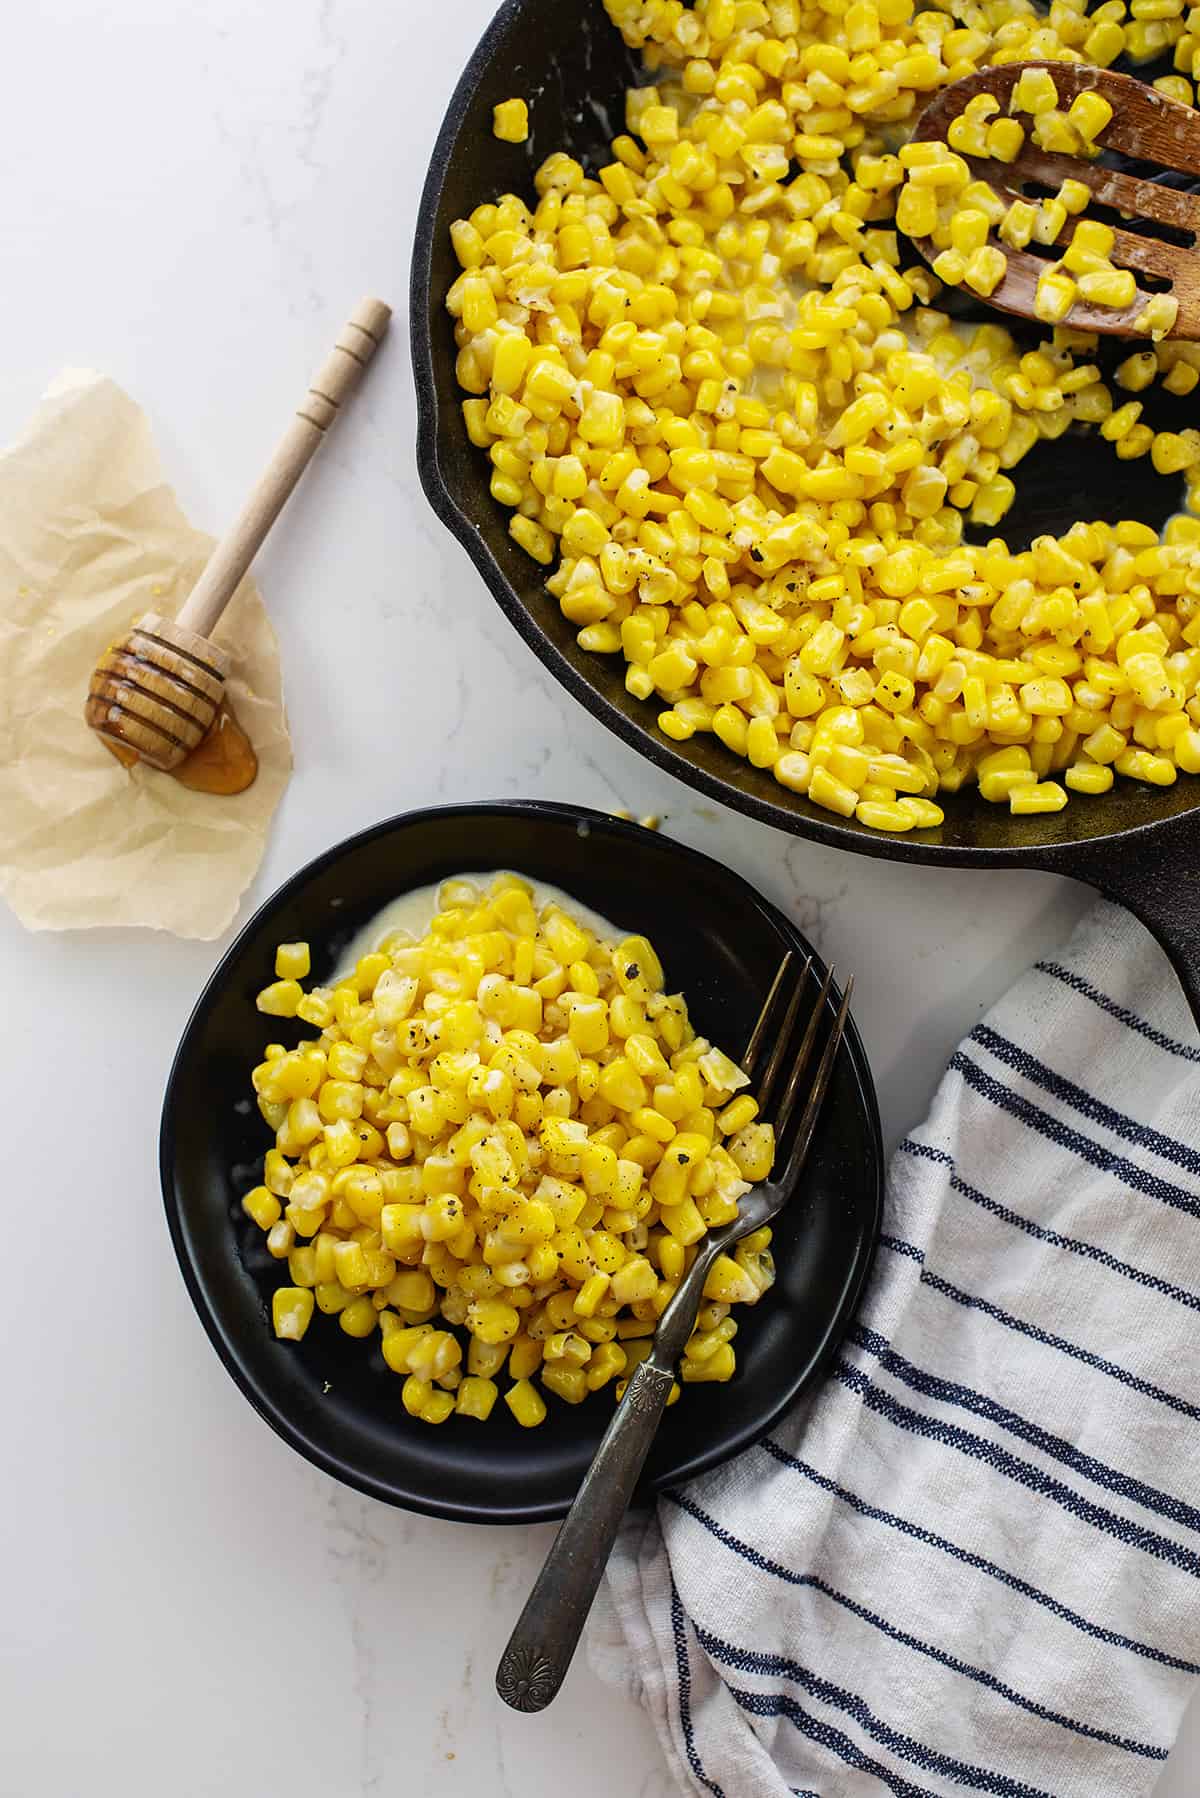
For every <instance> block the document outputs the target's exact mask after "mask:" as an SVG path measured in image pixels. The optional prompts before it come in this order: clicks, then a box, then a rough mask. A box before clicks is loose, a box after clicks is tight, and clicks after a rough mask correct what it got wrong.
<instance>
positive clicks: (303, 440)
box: [176, 300, 392, 637]
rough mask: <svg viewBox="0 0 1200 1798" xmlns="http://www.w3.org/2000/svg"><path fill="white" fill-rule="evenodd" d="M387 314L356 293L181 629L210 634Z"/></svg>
mask: <svg viewBox="0 0 1200 1798" xmlns="http://www.w3.org/2000/svg"><path fill="white" fill-rule="evenodd" d="M391 316H392V312H391V307H390V306H385V305H384V303H383V301H382V300H363V301H361V302H360V304H359V305H358V306H356V307H355V309H354V311H353V312H352V313H351V315H350V317H349V319H348V320H347V321H346V323H345V325H344V326H343V327H342V330H341V332H340V333H339V335H338V340H337V343H336V345H335V346H334V349H333V351H332V352H331V354H330V356H329V359H328V361H327V362H325V364H324V365H323V366H322V367H321V369H320V370H319V371H318V372H317V374H316V375H314V377H313V381H312V385H311V387H310V388H309V390H308V392H307V393H306V394H305V396H304V398H303V400H302V401H301V403H300V405H299V407H298V408H297V411H296V416H295V418H294V419H293V420H292V422H291V424H290V425H289V426H288V428H287V430H286V432H285V433H284V436H283V439H282V441H281V443H280V444H279V447H278V449H277V450H276V451H275V454H274V455H273V456H272V458H271V461H270V463H269V465H268V467H267V469H266V472H265V473H264V475H263V477H262V479H261V480H260V481H259V483H258V485H257V487H255V489H254V491H253V493H252V494H251V495H250V498H249V499H248V500H247V502H246V504H245V505H244V506H243V508H242V511H241V514H240V516H239V517H238V518H237V519H236V521H235V522H234V524H233V526H232V527H231V529H230V530H229V531H227V532H226V534H225V536H224V537H223V538H222V539H221V541H220V543H218V545H217V547H216V549H215V550H214V551H213V554H212V560H211V561H210V562H209V564H208V566H207V568H206V569H205V570H204V573H203V574H202V575H201V576H200V579H199V580H198V581H197V583H196V585H195V587H194V588H193V589H192V592H191V593H190V594H189V596H188V599H187V601H186V603H185V605H184V606H183V609H182V610H181V612H180V613H179V616H178V619H177V620H176V622H177V623H178V624H179V625H181V626H182V627H183V629H184V630H190V631H195V632H196V633H197V635H198V636H201V637H207V636H210V635H211V633H212V630H213V627H214V626H215V624H216V622H217V620H218V618H219V617H220V616H221V613H222V612H223V611H224V610H225V607H226V606H227V605H228V604H229V601H230V600H231V599H232V598H233V595H234V593H235V592H236V590H237V587H238V583H239V582H240V581H241V579H242V576H243V575H244V574H245V572H246V570H247V569H248V568H249V566H250V564H251V562H252V561H253V560H254V558H255V556H256V555H257V554H258V552H259V550H260V549H261V547H262V544H263V540H264V538H265V537H266V535H267V532H268V531H269V530H270V528H271V526H272V525H273V524H274V523H275V520H276V519H277V518H278V517H279V514H280V513H281V512H282V510H283V508H284V506H285V505H286V503H287V501H288V498H289V497H290V495H291V492H292V489H293V488H294V487H295V485H296V483H297V481H298V480H299V479H300V476H301V475H302V474H303V473H304V470H305V469H306V468H307V467H308V465H309V463H310V462H311V461H312V458H313V456H314V455H315V453H316V451H317V449H318V447H319V446H320V443H321V440H322V439H323V437H324V435H325V433H326V431H327V430H328V429H329V427H330V425H331V424H332V423H333V421H334V419H335V418H336V417H337V415H338V412H339V410H340V409H341V407H342V405H343V403H344V401H345V400H346V399H347V397H348V396H349V394H350V393H351V392H352V390H353V389H354V387H355V386H356V385H357V383H358V381H359V379H360V377H361V376H362V372H363V370H364V369H365V368H366V366H367V364H368V363H369V362H370V360H371V357H372V356H373V355H374V354H375V351H376V350H377V349H378V348H379V345H380V344H381V343H382V341H383V338H384V334H385V333H386V331H387V328H388V324H389V322H390V320H391Z"/></svg>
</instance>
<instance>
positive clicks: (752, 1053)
mask: <svg viewBox="0 0 1200 1798" xmlns="http://www.w3.org/2000/svg"><path fill="white" fill-rule="evenodd" d="M795 959H796V951H795V950H794V949H789V950H788V951H787V953H786V954H785V956H784V958H783V960H782V961H781V962H780V964H779V972H778V973H777V974H776V976H775V978H774V980H773V981H772V982H771V990H770V992H769V993H768V994H767V996H766V998H765V999H764V1000H763V1007H762V1010H761V1011H760V1012H759V1014H758V1022H757V1023H756V1024H755V1026H754V1029H753V1030H752V1031H751V1032H750V1041H749V1042H748V1043H747V1044H746V1052H745V1054H744V1055H743V1056H742V1072H743V1073H744V1074H749V1076H750V1079H751V1080H752V1081H753V1080H754V1079H755V1066H756V1064H757V1061H758V1058H759V1056H760V1055H761V1054H762V1048H763V1044H764V1043H765V1042H766V1040H767V1031H768V1029H769V1028H770V1023H771V1013H772V1012H773V1011H774V1009H775V1001H776V999H777V998H778V997H779V993H780V989H781V987H782V986H783V983H784V981H785V979H786V978H787V976H788V974H789V973H790V972H791V966H792V963H793V962H794V961H795Z"/></svg>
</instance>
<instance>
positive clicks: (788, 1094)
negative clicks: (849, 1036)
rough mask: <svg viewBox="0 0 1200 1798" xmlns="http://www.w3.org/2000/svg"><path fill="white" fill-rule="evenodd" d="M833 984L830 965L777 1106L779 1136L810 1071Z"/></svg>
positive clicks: (776, 1126) (776, 1130)
mask: <svg viewBox="0 0 1200 1798" xmlns="http://www.w3.org/2000/svg"><path fill="white" fill-rule="evenodd" d="M832 985H833V969H832V968H831V967H830V968H826V970H825V978H824V980H823V981H822V982H821V990H820V992H819V993H818V994H817V997H816V1000H815V1002H814V1004H813V1008H812V1012H811V1014H810V1016H809V1020H808V1023H807V1025H806V1026H805V1030H804V1037H803V1040H802V1041H801V1044H800V1047H799V1049H798V1050H797V1051H796V1059H795V1061H794V1062H793V1063H792V1069H791V1073H790V1074H789V1075H788V1081H787V1085H786V1086H785V1087H784V1089H783V1097H782V1098H781V1099H780V1101H779V1104H778V1106H777V1107H776V1111H775V1135H776V1137H777V1138H780V1137H782V1135H783V1133H784V1131H785V1130H786V1129H787V1126H788V1122H789V1120H790V1118H791V1115H792V1110H793V1107H794V1106H795V1103H796V1095H797V1093H798V1092H799V1091H800V1083H801V1081H802V1080H803V1079H804V1076H805V1074H806V1073H807V1072H808V1064H809V1062H810V1061H811V1060H812V1056H813V1049H814V1048H815V1047H816V1041H817V1032H818V1030H819V1029H820V1028H821V1020H822V1018H823V1017H824V1015H825V1006H826V1004H827V1002H828V999H829V990H830V988H831V987H832ZM785 1041H786V1039H785Z"/></svg>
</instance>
